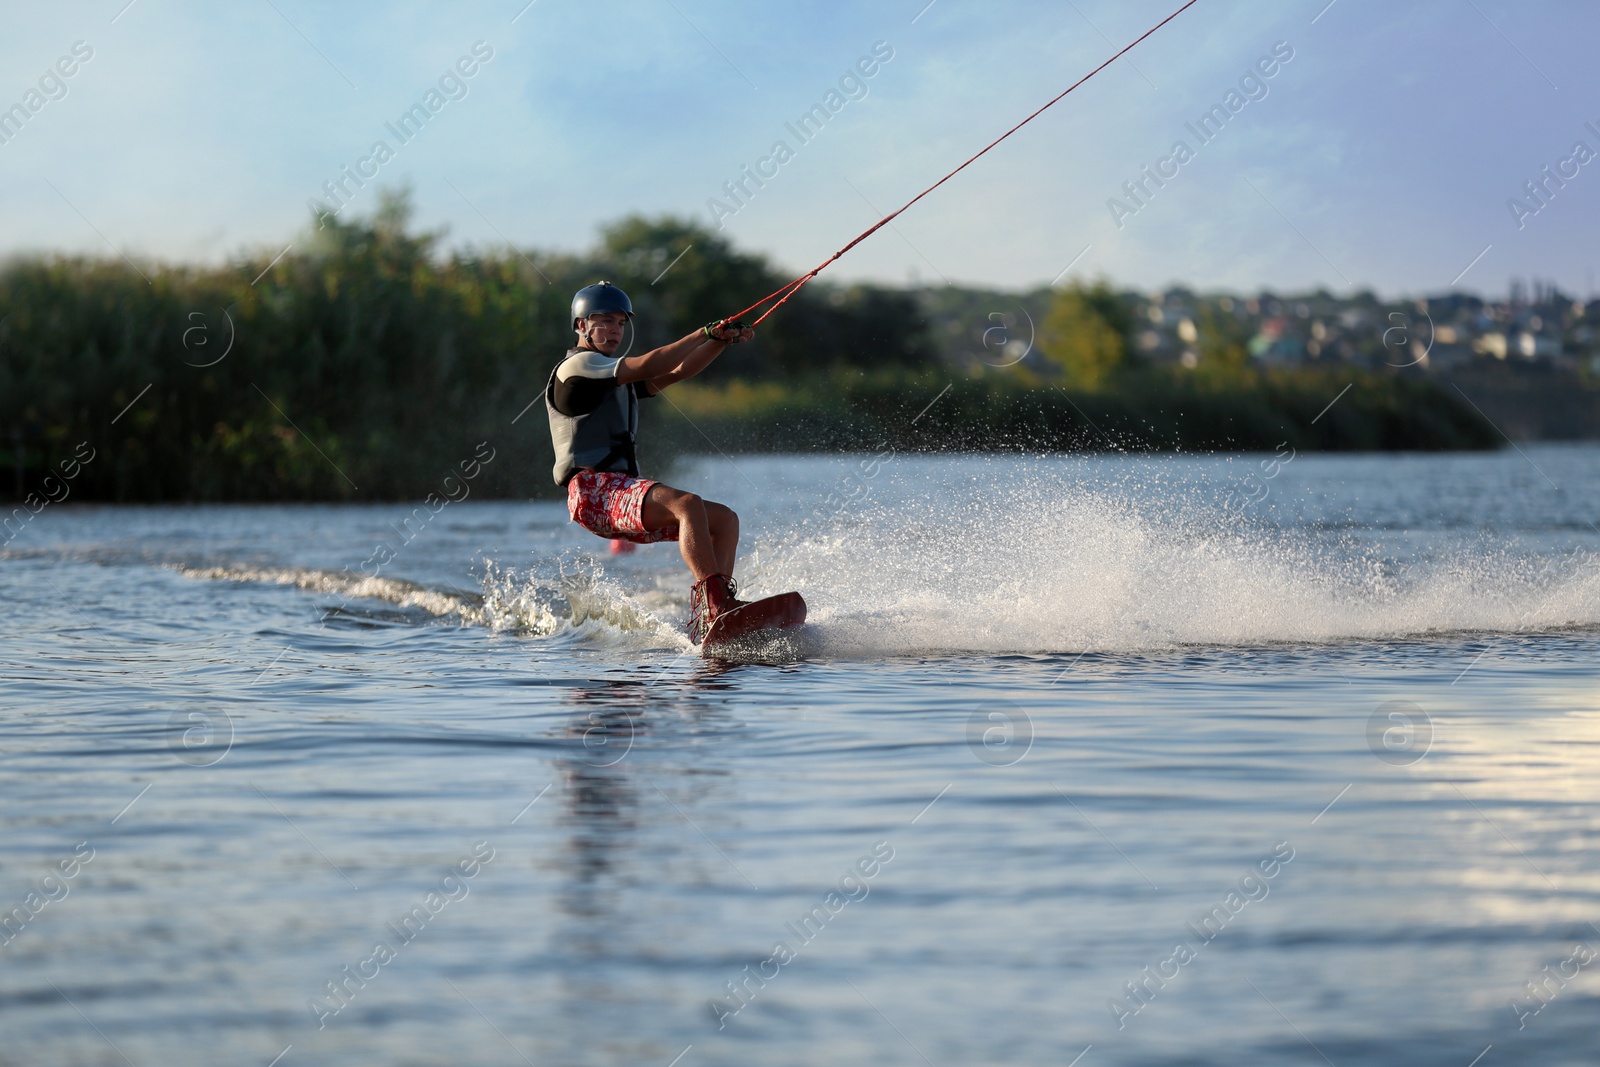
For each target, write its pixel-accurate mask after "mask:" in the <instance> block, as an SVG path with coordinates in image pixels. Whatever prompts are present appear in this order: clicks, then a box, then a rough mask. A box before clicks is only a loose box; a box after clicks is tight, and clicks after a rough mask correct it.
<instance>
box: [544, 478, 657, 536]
mask: <svg viewBox="0 0 1600 1067" xmlns="http://www.w3.org/2000/svg"><path fill="white" fill-rule="evenodd" d="M655 484H656V483H655V482H653V481H651V480H650V479H649V478H635V477H633V476H632V475H629V474H623V473H622V472H620V471H579V472H578V473H577V474H574V475H573V476H572V480H571V481H570V482H568V483H567V514H569V515H571V516H572V521H573V522H575V523H577V524H578V525H579V526H582V527H583V528H584V529H585V530H588V531H589V532H590V533H592V534H598V535H599V536H601V537H611V538H615V539H616V540H619V541H632V542H634V543H635V544H641V545H649V544H654V543H655V542H657V541H676V540H677V539H678V528H677V526H668V527H666V528H665V529H661V530H647V529H645V528H644V495H645V494H646V493H648V492H649V491H650V487H651V486H652V485H655Z"/></svg>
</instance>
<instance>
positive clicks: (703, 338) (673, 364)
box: [617, 326, 756, 393]
mask: <svg viewBox="0 0 1600 1067" xmlns="http://www.w3.org/2000/svg"><path fill="white" fill-rule="evenodd" d="M755 335H756V332H755V330H752V329H750V328H749V327H747V326H724V327H722V328H720V329H713V328H711V327H706V328H705V329H701V330H696V331H695V332H694V333H691V334H689V335H688V336H686V337H682V338H679V339H678V340H676V341H674V342H672V343H671V344H670V345H663V346H662V347H660V348H657V349H655V350H654V351H651V352H646V353H645V354H644V355H642V356H629V357H627V358H625V359H623V360H622V361H621V363H620V364H619V365H618V367H617V381H619V382H622V383H623V384H627V383H629V382H645V383H646V384H648V385H649V386H650V389H651V392H654V393H659V392H661V390H663V389H665V388H666V387H667V386H669V385H672V384H673V383H674V382H681V381H683V380H684V379H685V378H692V377H694V376H695V375H696V374H699V373H700V372H701V371H703V370H705V369H706V368H707V367H709V366H710V365H711V362H712V361H713V360H714V359H716V358H717V357H718V356H720V355H721V354H722V350H723V349H725V348H727V347H728V345H730V344H739V343H740V342H743V341H748V340H750V339H751V338H753V337H755Z"/></svg>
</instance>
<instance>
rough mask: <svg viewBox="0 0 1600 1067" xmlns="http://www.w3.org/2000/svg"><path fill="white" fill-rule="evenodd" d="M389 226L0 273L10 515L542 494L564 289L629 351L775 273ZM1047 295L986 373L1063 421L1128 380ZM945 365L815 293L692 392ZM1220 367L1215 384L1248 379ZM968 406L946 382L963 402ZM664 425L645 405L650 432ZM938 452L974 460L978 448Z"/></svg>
mask: <svg viewBox="0 0 1600 1067" xmlns="http://www.w3.org/2000/svg"><path fill="white" fill-rule="evenodd" d="M410 221H411V209H410V205H409V202H408V200H407V198H406V197H405V196H404V195H403V194H396V193H388V194H385V195H384V196H383V198H382V200H381V203H380V206H379V207H378V209H377V210H376V211H375V212H374V214H373V215H372V216H370V217H367V218H352V219H349V220H341V219H338V218H332V217H324V218H323V219H322V220H321V225H320V226H317V227H316V228H313V229H312V230H311V231H310V232H309V234H308V235H306V236H303V237H302V238H301V239H299V240H297V241H296V242H295V243H294V245H293V248H292V250H291V251H290V252H288V253H287V254H284V255H283V256H282V257H281V258H279V259H277V260H275V261H273V260H271V259H270V258H269V257H267V256H265V255H262V256H257V257H253V258H244V259H240V260H236V261H233V262H229V263H226V264H223V265H219V266H214V267H196V266H184V265H150V264H147V265H143V266H141V267H139V268H135V267H133V266H132V265H131V264H128V263H125V262H123V261H122V260H120V259H95V258H84V257H62V256H35V257H27V258H20V259H14V260H12V261H11V262H9V263H7V264H6V265H5V266H4V267H0V456H4V458H5V463H4V466H3V467H0V486H4V485H5V484H6V481H7V480H15V483H16V488H17V489H18V490H19V494H18V495H19V497H20V496H21V495H22V494H23V493H25V492H27V491H29V490H30V489H32V488H34V483H35V482H37V481H38V480H39V479H40V478H42V477H44V476H46V475H48V474H49V473H50V472H51V471H53V470H54V469H55V468H56V466H57V465H58V464H59V463H60V462H61V461H63V460H67V459H70V458H71V457H73V456H74V455H75V454H79V450H80V446H82V445H83V444H84V443H86V444H87V447H88V448H91V449H93V450H94V452H95V456H96V458H95V460H94V462H92V463H89V464H86V465H84V466H83V467H82V470H81V471H80V472H79V473H78V474H77V477H76V480H75V481H74V482H73V494H74V497H75V498H76V499H99V500H120V501H167V500H174V501H175V500H193V501H202V500H204V501H221V500H236V501H269V500H356V499H414V498H421V497H422V496H425V495H426V494H427V493H429V492H433V491H435V490H436V489H437V486H438V484H439V482H440V479H441V477H443V476H444V475H446V474H448V473H449V472H450V471H451V470H452V469H453V468H454V466H455V465H456V464H457V463H458V461H461V460H464V459H468V458H470V457H472V456H473V455H475V454H476V453H477V451H478V449H479V447H480V445H482V444H483V443H484V442H487V443H488V445H489V446H490V447H492V448H493V449H494V450H495V455H496V460H495V462H494V463H493V464H492V465H487V466H485V468H484V470H483V473H482V475H481V477H480V478H479V481H478V483H477V485H476V486H475V488H474V492H475V493H478V494H480V495H481V496H502V497H504V496H512V497H515V496H532V495H545V494H549V493H553V492H554V491H555V487H554V486H553V485H552V484H551V483H550V477H549V467H550V445H549V439H548V434H547V432H546V428H545V422H544V413H543V411H542V406H543V405H542V396H543V388H544V384H545V381H546V378H547V377H548V375H549V373H550V370H551V368H552V367H553V366H554V364H555V362H556V360H557V359H558V358H559V356H560V355H561V354H562V353H563V352H564V351H565V349H566V348H567V347H568V346H569V345H570V344H571V343H572V332H571V328H570V322H569V318H568V316H569V304H570V300H571V296H572V293H573V292H574V291H575V290H576V289H577V288H578V287H580V286H581V285H585V284H588V283H590V282H593V281H595V280H597V279H599V278H602V277H604V278H609V279H610V280H611V281H614V282H616V283H617V284H619V285H621V286H622V287H623V288H624V289H626V290H627V291H628V292H629V294H630V295H631V296H632V298H633V300H634V307H635V310H636V312H637V313H638V318H637V320H636V325H635V329H636V331H637V335H636V336H635V337H634V338H633V339H632V341H631V342H630V343H631V345H632V349H633V350H634V351H641V352H642V351H645V350H647V349H648V348H649V347H652V346H654V345H658V344H661V343H664V342H666V341H669V340H672V339H674V338H676V337H679V336H682V335H683V334H685V333H688V332H689V331H690V330H692V329H694V328H696V327H698V326H699V325H701V324H703V323H706V322H710V321H713V320H715V319H718V318H720V317H722V316H724V315H727V314H729V313H731V312H732V311H735V310H737V309H739V308H741V307H744V306H746V305H748V304H750V303H751V302H753V301H755V300H756V299H758V298H759V297H761V296H763V295H765V294H767V293H769V292H771V291H772V290H774V289H776V288H777V287H778V286H780V285H782V284H783V283H784V282H786V281H787V280H789V276H788V275H786V274H785V273H783V272H780V271H779V270H777V269H776V268H775V267H774V266H773V265H772V264H770V263H769V262H768V261H767V260H766V259H764V258H763V257H761V256H758V255H753V254H750V253H747V252H742V251H740V250H738V249H736V248H734V247H732V246H731V245H730V244H729V243H728V242H727V241H726V240H725V239H724V238H722V237H720V236H718V235H717V234H715V233H713V232H711V231H709V230H707V229H706V228H705V227H703V226H701V225H698V224H696V223H693V222H689V221H685V220H681V219H674V218H670V217H669V218H660V219H645V218H640V217H629V218H625V219H622V220H620V221H618V222H616V223H615V224H612V225H610V226H607V227H605V228H603V229H602V231H601V233H600V239H599V241H598V243H597V244H596V246H595V247H594V248H593V249H591V250H589V251H587V252H585V253H581V254H560V253H550V252H539V251H534V250H523V251H518V250H497V251H483V250H477V249H472V248H454V249H446V248H445V247H444V243H443V235H442V234H441V233H428V232H417V231H416V230H415V229H414V228H413V227H412V226H411V225H410ZM1057 303H1058V307H1057V311H1056V312H1055V313H1053V314H1052V316H1051V318H1050V322H1048V323H1047V327H1048V329H1046V330H1045V331H1044V333H1043V334H1042V335H1041V344H1044V345H1047V346H1048V347H1049V349H1050V352H1051V354H1052V357H1053V358H1054V360H1055V362H1054V364H1053V366H1054V367H1055V368H1056V369H1055V370H1054V371H1050V372H1048V374H1047V375H1046V377H1048V376H1049V374H1053V375H1055V378H1054V379H1053V380H1050V381H1048V382H1045V381H1044V379H1042V378H1041V377H1040V371H1038V370H1029V369H1025V368H1010V369H1009V370H1008V371H1007V372H1005V374H1004V375H997V377H996V381H997V382H1000V379H1001V377H1003V378H1004V381H1003V382H1002V383H1001V384H1002V385H1003V386H1004V388H1006V389H1011V390H1012V391H1013V392H1016V391H1017V390H1018V389H1021V390H1024V391H1028V390H1031V391H1032V392H1033V393H1035V394H1037V395H1035V396H1033V398H1032V400H1031V401H1029V403H1033V404H1035V405H1036V406H1037V405H1039V404H1042V405H1043V406H1044V408H1045V409H1048V410H1052V411H1053V410H1056V409H1059V410H1060V411H1061V412H1069V405H1068V404H1066V403H1056V402H1054V401H1052V399H1051V394H1050V393H1049V392H1048V391H1040V390H1039V389H1036V388H1035V387H1036V386H1040V385H1041V384H1048V385H1050V386H1052V387H1055V388H1056V390H1057V391H1058V392H1060V391H1061V389H1063V388H1064V389H1065V390H1067V392H1066V393H1062V395H1063V396H1067V395H1068V393H1071V392H1072V391H1076V393H1077V394H1082V395H1089V394H1094V393H1097V392H1098V393H1107V392H1111V393H1114V392H1115V391H1116V390H1117V388H1118V384H1117V383H1118V382H1119V381H1121V380H1123V378H1125V377H1126V376H1127V375H1130V374H1134V375H1137V374H1139V373H1144V372H1142V371H1140V370H1139V368H1137V367H1136V366H1135V365H1134V364H1133V363H1131V362H1130V361H1129V360H1128V359H1127V358H1126V354H1127V329H1128V325H1127V323H1126V321H1124V320H1123V319H1119V317H1118V316H1119V315H1122V314H1125V313H1124V312H1122V311H1121V310H1119V306H1118V304H1117V301H1116V298H1115V296H1114V294H1110V293H1109V292H1108V291H1106V290H1104V289H1103V287H1102V288H1101V289H1098V290H1096V289H1088V290H1084V289H1068V290H1064V291H1063V293H1062V295H1061V296H1060V297H1058V298H1057ZM1219 344H1222V345H1223V346H1224V347H1226V339H1223V340H1222V341H1219ZM1219 365H1220V364H1219ZM965 373H967V372H966V371H963V370H961V369H960V368H957V367H956V366H955V365H954V364H953V363H952V362H951V361H949V360H947V359H946V358H945V356H944V354H943V353H942V352H941V348H940V345H939V343H938V342H937V339H936V338H935V336H934V334H933V332H932V331H931V329H930V328H929V322H928V317H927V316H926V315H925V314H924V313H923V309H922V308H921V307H920V306H919V304H918V300H917V298H916V296H915V295H914V294H911V293H907V292H904V291H900V290H895V289H889V288H882V287H875V286H867V285H829V284H826V283H824V282H814V283H812V284H811V285H809V286H807V287H806V288H805V289H804V290H802V291H801V292H800V294H799V295H797V296H796V297H795V298H794V299H792V300H791V301H790V302H789V303H788V304H786V305H785V306H784V308H783V310H782V311H780V312H779V313H778V315H776V316H774V318H773V319H772V320H770V321H769V323H768V324H767V326H766V328H764V329H763V330H762V331H761V335H760V337H759V338H758V339H757V341H756V342H755V343H754V344H753V345H750V346H747V347H746V348H744V349H741V350H737V351H735V352H734V353H730V356H729V358H726V359H723V360H720V361H719V362H718V363H717V364H715V365H714V366H713V367H712V368H711V370H710V371H709V372H708V373H707V374H706V375H705V376H704V379H703V386H704V389H705V390H706V391H704V392H702V393H701V394H700V396H699V398H698V399H699V402H700V403H702V404H704V403H706V402H708V401H707V398H708V397H714V396H717V395H725V394H729V391H730V390H732V389H733V388H734V387H735V386H736V385H738V384H739V383H756V384H757V385H760V386H762V387H763V388H766V389H768V390H769V391H770V390H777V393H778V395H780V396H783V395H792V396H794V397H796V398H797V399H796V403H797V404H798V403H802V402H803V405H806V406H808V410H814V411H820V410H822V409H823V408H827V407H828V406H829V405H832V406H833V407H836V408H837V407H839V406H840V405H844V406H846V407H847V406H848V405H849V403H850V402H851V401H850V400H849V395H851V394H850V388H841V389H834V388H832V387H830V386H828V385H827V384H826V383H829V382H845V383H851V382H866V381H868V380H871V381H875V382H878V383H880V386H881V388H880V389H879V392H877V393H872V394H871V398H869V399H864V400H863V403H865V407H864V408H863V414H864V415H867V416H870V415H871V414H872V411H873V410H876V409H877V408H881V407H882V406H883V405H884V404H886V403H889V401H888V400H887V397H888V396H889V395H891V394H892V392H893V391H894V390H896V389H898V390H900V392H901V394H902V395H903V396H905V397H908V398H910V397H916V396H921V395H923V393H925V392H927V387H929V386H931V385H934V384H935V383H936V382H938V381H941V380H945V379H947V378H949V377H950V375H951V374H965ZM1243 375H1244V371H1243V370H1237V374H1236V375H1235V377H1236V378H1237V379H1238V380H1237V381H1235V382H1234V386H1233V387H1237V388H1243V387H1245V386H1246V385H1248V383H1245V382H1244V377H1243ZM1241 383H1243V384H1241ZM680 388H681V387H680ZM851 388H856V387H851ZM986 388H987V386H984V385H983V384H982V383H972V382H963V383H962V387H961V390H960V393H961V395H962V396H963V397H968V398H969V400H968V401H964V403H967V404H968V406H970V405H971V403H976V402H977V401H976V400H971V398H972V397H976V396H977V395H978V394H979V393H982V392H983V391H984V390H985V389H986ZM1219 388H1222V386H1219ZM975 390H976V392H975ZM869 392H870V390H869ZM856 393H858V394H860V389H859V388H856ZM880 394H882V395H880ZM1008 395H1009V394H1008ZM861 396H862V397H866V394H861ZM818 397H822V398H823V400H822V401H820V402H819V401H818ZM1068 399H1069V400H1070V396H1069V397H1068ZM1079 406H1080V407H1081V406H1082V405H1081V404H1080V405H1079ZM648 407H655V405H647V408H648ZM1103 407H1104V405H1103V404H1102V408H1103ZM776 410H777V412H778V415H779V416H780V417H781V411H782V405H781V404H780V405H779V407H778V408H777V409H776ZM724 414H726V415H727V416H728V417H729V418H732V417H734V414H735V413H734V412H732V411H731V409H730V411H728V412H725V413H724ZM846 414H848V413H846ZM771 415H772V413H771V412H764V413H762V414H761V415H760V416H759V417H761V418H767V417H770V416H771ZM683 417H684V416H682V415H681V414H679V413H677V412H675V411H673V410H672V409H671V408H670V407H667V408H665V409H662V410H657V411H653V412H652V418H653V419H654V420H655V421H657V422H658V423H664V422H670V421H671V420H673V419H674V418H678V419H681V418H683ZM874 417H875V416H874ZM1062 417H1063V418H1066V417H1067V416H1066V415H1063V416H1062ZM834 422H835V423H838V425H841V426H843V425H849V426H854V425H856V423H852V422H850V419H849V418H848V417H845V418H844V421H843V422H839V420H838V419H835V420H834ZM822 424H828V425H832V423H828V420H827V419H823V420H822V423H821V424H819V425H822ZM1130 425H1132V424H1131V423H1130ZM665 436H666V437H667V438H668V439H669V440H673V441H681V447H683V448H695V447H697V446H696V444H695V441H694V440H693V439H692V438H690V437H687V436H682V435H679V434H666V435H665ZM745 436H748V434H746V435H745ZM1058 436H1059V435H1058ZM1470 436H1471V435H1470V434H1468V435H1467V437H1468V438H1470ZM779 438H781V439H783V440H795V439H796V435H794V434H789V433H783V434H779V435H775V436H774V438H773V439H774V440H777V439H779ZM854 438H855V432H854V431H853V430H852V431H850V432H845V431H843V430H841V431H840V432H838V433H829V432H823V433H820V434H814V435H810V436H801V437H799V438H798V440H797V441H796V446H797V447H806V446H809V447H820V448H835V447H851V446H853V445H854V444H855V441H854ZM945 440H946V441H947V442H948V441H956V440H959V441H961V442H964V445H965V446H975V447H983V437H982V435H979V434H973V433H959V434H954V435H949V436H947V438H946V439H945ZM1061 440H1062V441H1066V440H1067V438H1061ZM1454 443H1455V444H1460V443H1461V442H1459V441H1456V442H1454ZM1468 443H1470V441H1469V442H1468ZM1085 444H1086V446H1087V447H1095V444H1094V442H1093V441H1092V440H1089V439H1086V440H1085ZM926 446H927V447H940V440H939V439H937V438H935V439H930V440H928V441H927V442H926ZM1332 446H1333V447H1338V442H1337V441H1336V442H1334V443H1333V445H1332ZM1150 447H1170V445H1166V444H1162V443H1161V442H1155V441H1152V442H1151V444H1150ZM647 454H649V452H648V449H647ZM656 458H657V460H658V463H659V461H663V460H665V459H667V458H669V457H668V456H666V455H661V454H660V453H659V452H658V453H657V455H656ZM8 469H9V470H10V471H11V472H12V479H7V478H6V471H7V470H8Z"/></svg>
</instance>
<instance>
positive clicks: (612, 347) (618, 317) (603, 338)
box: [585, 311, 628, 356]
mask: <svg viewBox="0 0 1600 1067" xmlns="http://www.w3.org/2000/svg"><path fill="white" fill-rule="evenodd" d="M585 324H586V325H587V326H588V330H589V346H590V347H591V348H593V349H594V350H595V351H596V352H601V353H603V354H605V355H608V356H609V355H611V354H612V353H613V352H615V351H616V350H617V346H618V345H620V344H622V334H623V330H624V329H625V328H626V327H627V325H628V316H626V315H624V314H623V313H622V312H620V311H601V312H598V313H596V314H594V315H590V316H589V317H588V319H586V320H585Z"/></svg>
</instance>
